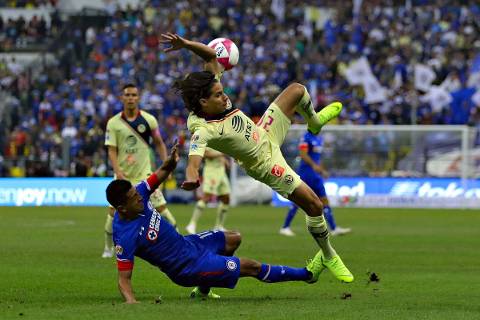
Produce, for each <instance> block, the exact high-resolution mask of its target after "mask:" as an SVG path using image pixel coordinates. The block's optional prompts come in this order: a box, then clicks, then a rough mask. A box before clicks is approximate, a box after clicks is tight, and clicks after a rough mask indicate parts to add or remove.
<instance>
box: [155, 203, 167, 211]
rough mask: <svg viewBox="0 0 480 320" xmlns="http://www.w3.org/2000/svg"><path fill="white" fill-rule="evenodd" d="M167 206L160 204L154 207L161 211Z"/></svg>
mask: <svg viewBox="0 0 480 320" xmlns="http://www.w3.org/2000/svg"><path fill="white" fill-rule="evenodd" d="M166 208H167V206H166V205H164V204H162V205H161V206H158V207H156V208H155V209H156V210H157V211H158V212H163V210H165V209H166Z"/></svg>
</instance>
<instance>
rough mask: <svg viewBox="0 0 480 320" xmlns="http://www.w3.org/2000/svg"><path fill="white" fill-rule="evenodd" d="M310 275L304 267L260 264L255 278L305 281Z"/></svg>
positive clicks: (275, 280) (264, 280)
mask: <svg viewBox="0 0 480 320" xmlns="http://www.w3.org/2000/svg"><path fill="white" fill-rule="evenodd" d="M310 277H311V274H310V272H308V271H307V269H305V268H291V267H286V266H272V265H269V264H264V263H263V264H262V270H261V271H260V273H259V274H258V276H257V279H258V280H260V281H263V282H270V283H272V282H282V281H305V280H309V279H310Z"/></svg>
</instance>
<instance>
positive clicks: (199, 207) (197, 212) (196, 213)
mask: <svg viewBox="0 0 480 320" xmlns="http://www.w3.org/2000/svg"><path fill="white" fill-rule="evenodd" d="M205 207H206V204H205V201H203V200H198V201H197V204H196V205H195V209H193V214H192V218H190V222H189V223H188V224H191V225H194V226H196V225H197V222H198V220H199V219H200V216H201V215H202V213H203V210H205Z"/></svg>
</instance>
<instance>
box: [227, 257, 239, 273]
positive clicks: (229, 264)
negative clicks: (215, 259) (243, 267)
mask: <svg viewBox="0 0 480 320" xmlns="http://www.w3.org/2000/svg"><path fill="white" fill-rule="evenodd" d="M227 269H228V270H230V271H235V270H236V269H237V263H236V262H235V261H234V260H230V259H229V260H227Z"/></svg>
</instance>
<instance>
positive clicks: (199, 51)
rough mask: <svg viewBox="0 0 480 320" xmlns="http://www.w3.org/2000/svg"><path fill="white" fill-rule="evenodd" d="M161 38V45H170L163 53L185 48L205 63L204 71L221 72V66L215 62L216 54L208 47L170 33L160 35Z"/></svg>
mask: <svg viewBox="0 0 480 320" xmlns="http://www.w3.org/2000/svg"><path fill="white" fill-rule="evenodd" d="M161 37H162V38H161V39H160V42H161V43H164V44H169V45H171V46H170V47H168V48H166V49H165V50H164V51H165V52H170V51H175V50H180V49H183V48H185V49H187V50H190V51H192V52H193V53H195V54H196V55H197V56H199V57H200V58H202V59H203V60H204V61H205V70H207V71H210V72H212V73H213V74H219V73H221V72H222V71H223V68H222V66H221V65H220V64H219V63H218V62H217V53H216V52H215V50H214V49H212V48H210V47H208V46H207V45H205V44H203V43H201V42H197V41H192V40H187V39H185V38H182V37H180V36H179V35H178V34H175V33H170V32H167V33H165V34H162V35H161Z"/></svg>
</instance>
